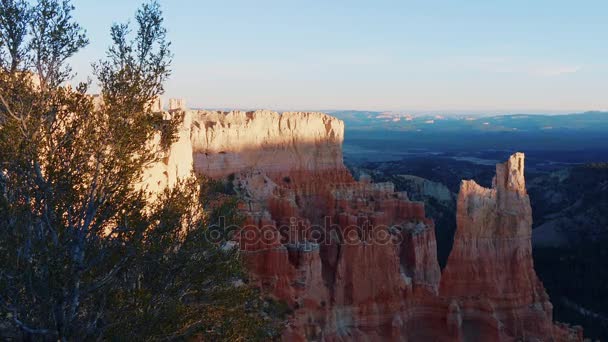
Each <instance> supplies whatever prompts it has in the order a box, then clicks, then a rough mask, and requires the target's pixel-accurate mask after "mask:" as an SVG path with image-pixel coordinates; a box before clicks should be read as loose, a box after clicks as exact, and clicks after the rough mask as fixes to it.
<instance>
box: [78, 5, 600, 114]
mask: <svg viewBox="0 0 608 342" xmlns="http://www.w3.org/2000/svg"><path fill="white" fill-rule="evenodd" d="M159 2H160V3H161V6H162V9H163V11H164V14H165V20H166V22H165V24H166V27H167V29H168V37H169V39H170V40H171V41H172V51H173V53H174V54H175V57H174V60H173V64H172V70H173V73H172V76H171V79H170V80H169V81H168V82H167V83H166V87H165V88H166V94H165V97H166V98H169V97H180V98H184V99H186V102H187V104H188V106H190V107H192V108H230V109H232V108H235V109H236V108H238V109H255V108H265V109H275V110H337V109H356V110H380V111H384V110H386V111H410V112H412V113H416V112H420V113H423V112H444V113H467V112H471V113H473V112H475V113H482V112H487V113H516V112H517V113H522V112H525V113H564V112H576V111H586V110H608V20H606V16H607V15H608V1H605V0H597V1H595V0H588V1H587V0H580V1H572V0H568V1H563V0H525V1H523V0H504V1H503V0H500V1H492V0H453V1H449V0H444V1H435V0H425V1H407V0H401V1H382V0H374V1H372V0H368V1H358V0H350V1H342V0H322V1H317V0H307V1H289V0H281V1H264V0H255V1H254V0H251V1H245V0H216V1H205V0H203V1H201V0H160V1H159ZM73 3H74V5H75V6H76V11H75V13H74V16H75V18H76V20H77V21H78V22H79V23H81V25H82V26H83V27H84V28H86V30H87V35H88V37H89V39H90V41H91V43H90V45H89V46H87V47H86V48H85V49H84V50H83V51H81V52H80V53H79V54H78V55H77V56H75V57H74V59H73V60H72V66H73V67H74V70H75V71H76V72H77V73H78V77H77V79H82V78H84V77H86V76H87V75H89V74H90V72H91V68H90V63H91V62H93V61H96V60H98V59H99V58H101V57H103V56H104V54H105V50H106V49H107V48H108V46H109V44H110V38H109V28H110V26H111V25H112V23H116V22H126V21H129V20H130V21H131V22H133V21H134V20H133V19H132V18H133V15H134V13H135V11H136V10H137V8H138V7H139V5H140V4H141V1H135V0H104V1H97V0H74V1H73Z"/></svg>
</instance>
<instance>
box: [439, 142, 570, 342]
mask: <svg viewBox="0 0 608 342" xmlns="http://www.w3.org/2000/svg"><path fill="white" fill-rule="evenodd" d="M525 184H526V183H525V178H524V154H523V153H516V154H514V155H512V156H511V157H510V158H509V160H508V161H507V162H505V163H503V164H498V165H496V176H495V177H494V181H493V186H492V188H491V189H487V188H484V187H482V186H480V185H478V184H477V183H475V182H474V181H472V180H469V181H463V182H462V184H461V186H460V193H459V195H458V208H457V230H456V236H455V237H454V246H453V248H452V252H451V253H450V257H449V259H448V264H447V266H446V268H445V270H444V272H443V274H442V278H441V287H440V294H441V296H443V297H446V298H450V299H451V300H452V305H453V306H458V310H454V311H456V312H458V315H460V317H458V318H457V319H455V321H458V322H460V326H459V329H460V334H461V335H462V336H463V337H464V338H465V340H466V339H468V338H467V337H470V338H473V337H475V339H477V338H476V337H479V338H480V339H479V340H505V339H508V338H516V339H529V338H538V339H540V340H544V339H546V338H548V337H552V338H558V339H559V338H560V336H561V334H562V331H561V330H560V329H559V328H556V327H555V326H554V325H553V319H552V311H553V307H552V305H551V303H550V302H549V297H548V295H547V293H546V292H545V289H544V287H543V285H542V283H541V282H540V280H539V279H538V277H537V275H536V272H535V271H534V264H533V260H532V244H531V234H532V209H531V207H530V199H529V197H528V194H527V192H526V185H525ZM481 313H485V314H483V315H482V314H481Z"/></svg>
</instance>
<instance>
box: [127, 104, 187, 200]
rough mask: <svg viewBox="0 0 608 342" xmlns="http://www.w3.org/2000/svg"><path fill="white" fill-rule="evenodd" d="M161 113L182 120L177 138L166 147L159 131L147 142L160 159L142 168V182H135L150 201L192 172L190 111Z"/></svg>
mask: <svg viewBox="0 0 608 342" xmlns="http://www.w3.org/2000/svg"><path fill="white" fill-rule="evenodd" d="M158 102H160V99H156V100H155V103H158ZM157 105H158V104H157ZM163 115H164V116H165V117H166V118H168V119H169V118H170V116H173V115H179V116H181V117H183V120H182V121H181V124H180V125H179V127H178V130H177V140H176V141H175V142H174V143H173V144H171V146H169V147H168V148H163V147H162V146H161V134H160V133H157V134H156V135H155V136H154V138H153V139H152V141H150V142H149V144H150V148H152V149H153V150H154V151H157V153H158V154H159V155H160V157H161V158H160V159H161V160H160V161H158V162H156V163H152V164H151V165H149V166H148V168H147V169H146V170H144V174H143V176H142V182H141V183H140V184H137V187H138V188H141V189H145V190H146V191H147V192H148V193H149V200H150V201H151V202H152V201H153V200H155V199H156V196H157V195H158V194H159V193H160V192H162V191H163V190H164V189H165V188H166V187H170V188H172V187H174V186H175V185H176V184H177V182H178V180H180V179H182V180H183V179H186V178H188V177H189V176H191V175H192V174H193V172H194V168H193V154H192V151H193V148H192V141H191V137H192V134H191V126H192V112H190V111H173V112H171V113H169V112H165V113H163Z"/></svg>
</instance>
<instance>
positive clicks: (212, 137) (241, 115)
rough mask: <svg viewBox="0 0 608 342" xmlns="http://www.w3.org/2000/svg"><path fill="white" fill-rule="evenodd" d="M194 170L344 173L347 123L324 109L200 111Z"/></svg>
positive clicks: (216, 173)
mask: <svg viewBox="0 0 608 342" xmlns="http://www.w3.org/2000/svg"><path fill="white" fill-rule="evenodd" d="M193 120H194V121H193V122H194V125H193V127H192V144H193V148H194V150H193V152H194V163H195V168H196V170H197V171H198V172H202V173H204V174H206V175H209V176H212V177H218V176H226V175H228V174H230V173H236V172H240V171H244V170H248V169H252V168H256V169H261V170H263V171H264V172H265V173H267V174H271V175H272V176H273V177H279V176H281V175H283V176H291V177H296V176H297V175H298V174H300V173H306V172H315V173H316V172H322V171H324V170H327V171H332V172H333V171H342V170H345V168H344V165H343V164H342V148H341V146H342V141H343V140H344V122H342V121H341V120H338V119H336V118H333V117H331V116H328V115H325V114H322V113H291V112H287V113H283V114H278V113H276V112H271V111H262V110H259V111H254V112H243V111H232V112H211V111H198V112H195V113H194V116H193Z"/></svg>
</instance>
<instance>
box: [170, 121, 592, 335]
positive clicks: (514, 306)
mask: <svg viewBox="0 0 608 342" xmlns="http://www.w3.org/2000/svg"><path fill="white" fill-rule="evenodd" d="M185 115H186V120H184V122H185V126H184V132H188V130H189V139H188V141H187V143H186V142H184V144H183V145H180V146H182V147H180V148H179V151H181V152H180V153H182V152H187V151H186V150H187V149H188V148H191V151H190V157H184V163H192V164H191V165H193V167H194V170H195V171H196V172H198V173H201V174H204V175H207V176H209V177H213V178H217V179H224V180H228V181H231V182H233V184H234V188H235V189H236V191H237V194H238V196H239V197H240V198H241V203H240V209H241V211H242V213H243V214H244V215H245V217H246V223H245V225H244V226H243V227H241V229H240V230H239V232H238V234H237V235H236V236H235V239H236V240H237V242H238V243H239V244H240V248H241V250H242V252H243V254H244V256H245V259H246V262H247V264H248V268H249V271H250V274H251V278H252V280H253V281H254V282H255V283H256V284H257V285H259V286H260V287H261V288H262V289H263V290H264V291H265V292H266V293H268V294H270V295H272V296H274V297H275V298H277V299H280V300H283V301H285V302H286V303H287V305H289V307H290V308H291V309H292V310H293V315H292V316H291V317H290V319H289V324H288V326H287V327H286V329H285V332H284V335H283V338H284V340H290V341H291V340H311V341H320V340H323V341H351V340H355V341H376V340H389V341H476V340H503V341H511V340H532V339H539V340H555V341H569V340H579V339H581V332H580V331H579V330H575V329H570V328H567V327H563V326H561V325H554V324H553V322H552V317H551V304H550V302H549V299H548V297H547V295H546V293H545V291H544V288H543V286H542V284H541V283H540V281H539V280H538V278H537V277H536V274H535V272H534V269H533V264H532V257H531V248H530V227H531V216H530V205H529V199H528V197H527V194H526V190H525V183H524V178H523V155H521V154H516V155H514V156H513V157H511V159H510V160H509V161H508V162H507V163H506V164H500V165H498V166H497V176H496V179H495V185H494V187H493V188H492V189H484V188H482V187H480V186H478V185H477V184H475V183H474V182H471V181H467V182H463V185H462V188H461V193H460V195H459V201H458V232H457V235H456V239H455V244H454V249H453V251H452V254H451V256H450V258H449V263H448V266H447V268H446V270H445V271H444V274H443V276H442V275H441V273H440V269H439V266H438V263H437V255H436V242H435V230H434V223H433V221H432V220H431V219H429V218H427V217H426V215H425V212H424V206H423V204H422V203H418V202H414V201H410V200H409V199H408V196H407V194H406V193H400V192H396V191H395V189H394V186H393V185H392V184H391V183H379V184H372V183H371V182H369V181H367V180H362V181H355V180H354V179H353V177H352V176H351V175H350V173H349V172H348V170H347V169H346V168H345V166H344V164H343V161H342V148H341V145H342V142H343V139H344V124H343V122H342V121H340V120H338V119H336V118H333V117H330V116H327V115H325V114H321V113H283V114H278V113H274V112H268V111H255V112H240V111H233V112H212V111H189V112H186V114H185ZM180 134H181V133H180ZM184 134H185V135H188V133H184ZM183 138H184V139H185V138H186V137H185V136H184V137H181V136H180V141H181V139H183ZM188 144H189V145H188ZM186 145H188V146H186ZM182 149H184V151H182ZM171 153H173V152H170V154H171ZM190 158H191V159H190ZM178 159H179V158H178ZM172 160H174V159H171V158H169V159H168V164H167V165H166V170H165V171H164V172H165V173H166V174H168V175H172V174H173V173H172V171H171V172H169V171H168V170H173V169H174V167H175V166H176V165H173V164H172V163H173V162H172ZM178 164H179V162H178ZM178 170H179V168H178ZM166 181H167V182H169V180H168V179H167V180H166Z"/></svg>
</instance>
